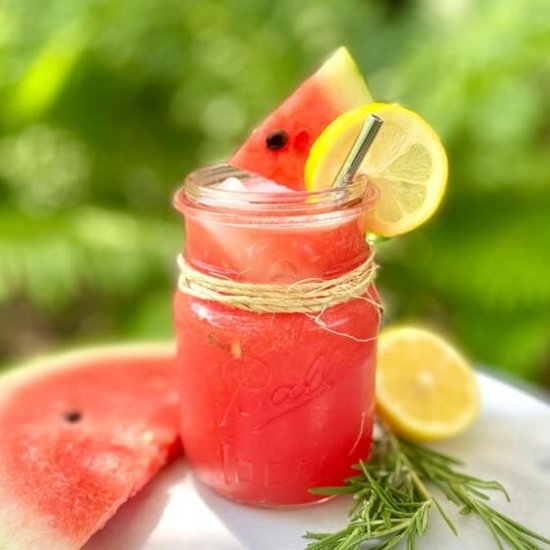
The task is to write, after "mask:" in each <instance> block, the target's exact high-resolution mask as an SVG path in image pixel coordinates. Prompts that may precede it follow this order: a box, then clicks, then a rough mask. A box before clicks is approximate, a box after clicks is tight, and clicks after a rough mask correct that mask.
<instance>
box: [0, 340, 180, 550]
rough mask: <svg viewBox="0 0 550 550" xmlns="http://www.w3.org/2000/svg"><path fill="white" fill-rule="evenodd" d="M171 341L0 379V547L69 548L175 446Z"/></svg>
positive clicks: (67, 357)
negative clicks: (164, 344) (168, 343)
mask: <svg viewBox="0 0 550 550" xmlns="http://www.w3.org/2000/svg"><path fill="white" fill-rule="evenodd" d="M173 377H174V350H173V349H172V347H171V346H160V347H159V346H158V345H130V346H116V347H108V348H100V349H98V348H95V349H94V348H92V349H89V350H85V351H80V352H75V353H71V354H64V355H60V356H56V357H53V358H50V359H47V360H39V361H35V362H33V363H32V364H29V365H28V366H24V367H22V368H18V369H15V370H14V371H10V372H8V373H7V374H5V375H3V376H0V548H1V549H2V550H76V549H77V548H80V547H82V545H83V544H84V543H85V542H86V541H87V540H88V538H89V537H90V536H91V535H92V534H93V533H94V532H96V531H97V530H98V529H101V527H103V525H104V524H105V523H106V522H107V520H108V519H109V518H111V517H112V516H113V514H114V513H115V512H116V510H117V509H118V508H119V506H120V505H121V504H123V503H124V502H125V501H126V500H128V499H129V498H130V497H132V496H133V495H134V494H136V493H137V492H138V491H139V490H140V489H141V488H142V487H143V486H144V485H145V484H146V483H147V482H148V481H149V480H150V479H151V478H152V477H153V476H154V475H155V474H156V473H157V472H158V471H159V469H160V468H162V466H164V465H165V464H166V463H167V462H168V461H169V460H171V459H172V458H174V457H175V456H176V455H177V454H178V452H179V449H180V442H179V437H178V395H177V391H176V390H175V387H176V386H175V384H174V381H173Z"/></svg>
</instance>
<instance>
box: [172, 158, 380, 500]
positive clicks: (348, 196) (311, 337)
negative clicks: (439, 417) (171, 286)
mask: <svg viewBox="0 0 550 550" xmlns="http://www.w3.org/2000/svg"><path fill="white" fill-rule="evenodd" d="M227 175H228V172H227V170H226V169H221V168H213V169H205V170H202V171H199V172H196V173H195V174H192V175H191V176H190V177H189V178H188V180H187V182H186V186H185V188H183V189H182V190H180V191H179V192H178V194H177V195H176V199H175V204H176V207H177V208H178V209H179V210H180V211H182V212H183V213H184V214H185V221H186V224H185V228H186V237H187V239H186V250H185V257H186V259H187V261H188V262H189V263H190V264H191V265H192V266H193V267H194V268H195V269H198V270H201V271H203V272H205V273H208V274H212V275H218V276H223V277H230V278H232V279H235V280H239V281H246V282H252V283H289V284H292V283H294V282H296V281H300V280H303V279H306V278H308V279H309V278H319V279H328V278H333V277H337V276H339V275H342V274H343V273H346V272H348V271H350V270H352V269H354V268H356V267H357V266H358V265H360V264H361V263H362V262H364V261H365V260H366V258H367V257H368V255H369V253H370V250H369V246H368V244H367V243H366V241H365V229H364V223H363V219H364V214H365V212H366V210H367V208H368V207H369V206H370V204H371V203H372V200H373V196H372V193H370V192H365V189H364V187H361V188H358V186H353V189H350V190H349V191H346V192H342V191H338V192H336V191H328V192H322V193H314V194H307V193H285V194H281V193H277V194H272V193H253V194H252V193H246V192H239V191H227V190H226V191H222V190H214V189H212V185H213V184H216V183H219V182H220V181H221V180H223V179H225V178H226V177H227ZM238 175H239V176H240V177H241V179H242V178H245V177H246V176H245V175H244V174H238ZM175 318H176V330H177V338H178V355H179V371H180V384H181V387H180V389H181V396H182V411H181V412H182V424H181V427H182V435H183V442H184V447H185V452H186V455H187V457H188V459H189V461H190V463H191V465H192V467H193V470H194V472H195V475H196V476H197V477H198V478H199V479H200V480H201V481H203V482H204V483H206V484H207V485H209V486H210V487H212V488H213V489H215V490H216V491H217V492H219V493H220V494H222V495H224V496H226V497H229V498H231V499H233V500H237V501H241V502H245V503H250V504H259V505H292V504H303V503H308V502H314V501H316V500H319V499H320V498H322V497H319V496H315V495H312V494H310V493H309V492H308V490H309V489H310V488H312V487H317V486H326V485H337V484H340V483H341V482H342V481H343V479H344V478H345V477H347V476H349V475H350V474H351V473H352V471H351V469H350V465H351V464H353V463H355V462H357V461H358V460H359V459H365V458H366V457H367V456H368V453H369V449H370V445H371V437H372V424H373V414H374V367H375V350H376V337H377V333H378V325H379V310H378V295H377V293H376V289H375V288H374V285H371V287H370V289H369V291H368V292H367V294H366V295H365V296H364V297H363V298H362V299H361V298H357V299H351V300H348V301H347V302H344V303H341V304H338V305H336V306H332V307H330V308H328V309H327V310H326V311H324V312H323V314H322V316H321V320H322V323H324V325H325V326H321V324H320V323H319V322H317V321H316V319H315V315H308V314H304V313H253V312H248V311H245V310H241V309H237V308H234V307H229V306H225V305H222V304H220V303H217V302H213V301H206V300H201V299H198V298H194V297H191V296H189V295H186V294H184V293H182V292H180V291H178V292H177V293H176V296H175Z"/></svg>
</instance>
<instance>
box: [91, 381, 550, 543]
mask: <svg viewBox="0 0 550 550" xmlns="http://www.w3.org/2000/svg"><path fill="white" fill-rule="evenodd" d="M480 380H481V386H482V392H483V411H482V415H481V418H480V419H479V420H478V422H477V423H476V424H475V426H474V427H473V428H472V429H471V430H469V431H468V433H467V434H465V435H464V436H462V437H460V438H457V439H456V440H454V441H451V442H448V443H446V444H444V445H440V446H439V448H440V449H441V450H443V451H445V452H449V453H451V454H453V455H456V456H458V457H461V458H463V459H464V460H465V461H466V462H467V467H468V471H469V472H471V473H472V474H475V475H479V476H481V477H484V478H487V479H496V480H498V481H501V482H502V483H503V484H504V486H505V487H506V488H507V489H508V490H509V492H510V495H511V497H512V503H511V504H508V503H506V502H505V501H504V499H503V498H502V497H500V496H497V497H496V498H495V499H494V501H493V503H494V505H495V506H496V507H498V508H499V509H501V510H502V511H503V512H504V513H505V514H507V515H509V516H512V517H513V518H515V519H517V520H518V521H520V522H522V523H525V524H526V525H527V526H528V527H531V528H532V529H534V530H536V531H538V532H541V533H543V534H545V535H547V536H550V437H549V435H550V407H548V406H547V405H545V404H543V403H542V402H540V401H537V400H536V399H534V398H532V397H530V396H528V395H526V394H524V393H522V392H520V391H518V390H516V389H514V388H511V387H510V386H507V385H505V384H503V383H502V382H499V381H496V380H493V379H491V378H489V377H486V376H483V375H482V376H481V377H480ZM348 508H349V500H347V498H343V497H341V498H339V499H337V500H333V501H331V502H327V503H324V504H318V505H316V506H311V507H307V508H300V509H290V510H273V509H270V510H268V509H257V508H248V507H245V506H240V505H238V504H233V503H231V502H228V501H226V500H224V499H222V498H220V497H218V496H216V495H215V494H213V493H212V492H210V491H209V490H208V489H206V488H204V487H202V486H197V484H196V483H195V481H194V480H193V478H192V476H191V475H190V473H189V469H188V468H187V466H186V464H185V461H184V460H179V461H178V462H176V463H174V464H173V465H171V466H170V467H168V468H167V469H166V470H165V471H164V472H163V473H162V474H161V475H160V476H159V477H158V478H157V479H156V480H154V481H153V482H152V483H151V484H149V486H147V487H146V488H145V489H144V490H143V491H142V493H141V494H140V495H139V496H138V497H137V498H135V499H133V500H132V501H131V502H129V503H127V504H126V505H125V506H124V507H123V508H122V509H121V510H120V511H119V512H118V514H117V515H116V517H114V518H113V519H112V520H111V521H110V522H109V523H108V524H107V526H106V527H105V528H104V529H103V530H102V531H101V532H99V533H97V534H96V535H95V537H94V538H93V539H92V540H91V541H90V542H89V543H88V544H87V545H86V547H85V550H185V549H205V550H245V549H246V550H294V549H302V548H305V546H306V541H304V539H302V538H301V536H302V535H303V534H304V533H305V532H306V531H307V530H310V531H330V530H334V529H337V528H339V527H341V526H343V525H345V521H346V513H347V509H348ZM447 509H448V510H450V512H451V516H452V517H453V519H454V520H455V521H456V525H457V527H458V529H459V533H460V536H459V537H458V538H456V537H454V536H453V535H452V534H451V533H450V531H448V530H447V528H446V527H445V525H444V524H443V523H442V522H441V520H440V519H439V517H437V515H436V514H435V513H434V514H433V515H432V521H431V522H430V523H431V525H430V528H429V530H428V533H427V534H426V536H425V537H424V538H423V539H422V541H421V542H420V544H419V545H418V546H419V548H420V549H423V548H426V549H434V550H435V549H437V550H440V549H443V548H444V549H445V550H454V549H464V550H466V549H467V550H470V549H474V548H475V549H476V550H484V549H493V548H496V546H495V543H494V542H493V540H492V539H491V538H490V535H488V534H487V532H486V530H485V528H484V527H482V525H481V523H480V521H479V520H478V519H477V518H475V517H457V516H456V514H455V513H454V510H453V509H452V508H450V507H447Z"/></svg>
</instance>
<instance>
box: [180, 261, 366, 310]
mask: <svg viewBox="0 0 550 550" xmlns="http://www.w3.org/2000/svg"><path fill="white" fill-rule="evenodd" d="M178 265H179V268H180V276H179V281H178V287H179V289H180V291H181V292H183V293H185V294H189V295H190V296H194V297H195V298H201V299H203V300H213V301H215V302H220V303H222V304H226V305H228V306H232V307H236V308H239V309H244V310H246V311H253V312H255V313H308V314H313V313H318V314H322V312H324V311H325V309H326V308H328V307H331V306H335V305H337V304H341V303H343V302H347V301H348V300H351V299H354V298H363V297H364V295H365V293H366V292H367V290H368V288H369V286H370V284H371V283H372V282H373V280H374V277H375V275H376V268H377V266H376V264H375V262H374V254H373V252H371V253H370V255H369V257H368V258H367V259H366V260H365V261H364V262H363V263H362V264H361V265H359V266H357V267H356V268H355V269H353V270H352V271H349V272H347V273H344V275H341V276H340V277H336V278H334V279H328V280H325V279H304V280H301V281H297V282H295V283H292V284H288V283H287V284H266V283H245V282H241V281H234V280H232V279H229V278H224V277H220V276H218V277H214V276H212V275H207V274H206V273H202V272H200V271H198V270H196V269H194V268H193V267H191V265H189V264H188V263H187V262H186V261H185V259H184V258H183V256H181V255H180V256H178ZM369 301H371V300H369Z"/></svg>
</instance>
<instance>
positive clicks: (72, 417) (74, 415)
mask: <svg viewBox="0 0 550 550" xmlns="http://www.w3.org/2000/svg"><path fill="white" fill-rule="evenodd" d="M81 418H82V413H80V412H79V411H70V412H68V413H65V420H66V421H67V422H70V423H71V424H74V423H75V422H78V421H79V420H81Z"/></svg>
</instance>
